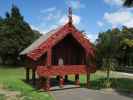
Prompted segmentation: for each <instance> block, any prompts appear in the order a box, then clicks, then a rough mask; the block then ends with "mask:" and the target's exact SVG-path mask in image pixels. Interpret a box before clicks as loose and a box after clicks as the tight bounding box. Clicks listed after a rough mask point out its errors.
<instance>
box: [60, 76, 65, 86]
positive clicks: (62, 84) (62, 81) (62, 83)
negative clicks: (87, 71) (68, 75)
mask: <svg viewBox="0 0 133 100" xmlns="http://www.w3.org/2000/svg"><path fill="white" fill-rule="evenodd" d="M59 83H60V88H63V86H64V80H63V77H62V76H60V80H59Z"/></svg>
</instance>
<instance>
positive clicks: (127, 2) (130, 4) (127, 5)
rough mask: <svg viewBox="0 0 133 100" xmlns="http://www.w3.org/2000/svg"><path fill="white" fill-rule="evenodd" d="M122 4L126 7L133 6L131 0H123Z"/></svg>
mask: <svg viewBox="0 0 133 100" xmlns="http://www.w3.org/2000/svg"><path fill="white" fill-rule="evenodd" d="M123 5H124V6H126V7H133V0H125V1H124V4H123Z"/></svg>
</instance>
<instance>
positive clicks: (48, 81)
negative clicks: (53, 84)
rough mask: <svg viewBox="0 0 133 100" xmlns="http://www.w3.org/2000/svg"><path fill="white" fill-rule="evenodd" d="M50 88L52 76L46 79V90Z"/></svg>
mask: <svg viewBox="0 0 133 100" xmlns="http://www.w3.org/2000/svg"><path fill="white" fill-rule="evenodd" d="M49 89H50V77H47V79H46V91H49Z"/></svg>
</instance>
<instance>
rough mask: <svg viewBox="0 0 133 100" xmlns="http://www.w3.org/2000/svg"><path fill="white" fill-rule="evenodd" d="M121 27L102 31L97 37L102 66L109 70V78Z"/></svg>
mask: <svg viewBox="0 0 133 100" xmlns="http://www.w3.org/2000/svg"><path fill="white" fill-rule="evenodd" d="M119 32H120V30H119V29H113V30H108V31H106V32H103V33H100V34H99V37H98V39H97V44H96V47H97V54H98V59H101V61H102V66H103V67H104V69H105V70H106V71H107V80H109V78H110V70H111V69H112V67H113V66H114V58H115V57H116V54H117V51H118V47H119V46H118V42H119V40H118V38H117V35H118V33H119Z"/></svg>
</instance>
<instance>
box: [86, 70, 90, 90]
mask: <svg viewBox="0 0 133 100" xmlns="http://www.w3.org/2000/svg"><path fill="white" fill-rule="evenodd" d="M86 77H87V79H86V80H87V82H86V87H87V88H90V74H89V73H87V76H86Z"/></svg>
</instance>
